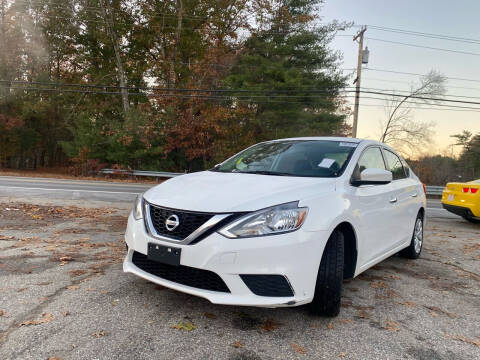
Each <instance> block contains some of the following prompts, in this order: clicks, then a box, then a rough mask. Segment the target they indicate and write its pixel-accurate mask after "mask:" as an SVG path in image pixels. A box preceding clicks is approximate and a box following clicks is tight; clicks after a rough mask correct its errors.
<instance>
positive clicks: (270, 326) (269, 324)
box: [259, 319, 282, 332]
mask: <svg viewBox="0 0 480 360" xmlns="http://www.w3.org/2000/svg"><path fill="white" fill-rule="evenodd" d="M281 325H282V324H281V323H279V322H277V321H275V320H270V319H267V321H265V323H263V324H262V325H260V326H259V327H260V329H263V330H265V331H267V332H270V331H273V330H275V329H277V328H279V327H280V326H281Z"/></svg>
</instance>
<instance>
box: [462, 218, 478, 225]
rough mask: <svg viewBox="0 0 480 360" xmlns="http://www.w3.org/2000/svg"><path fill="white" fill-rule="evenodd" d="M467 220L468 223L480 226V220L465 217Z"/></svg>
mask: <svg viewBox="0 0 480 360" xmlns="http://www.w3.org/2000/svg"><path fill="white" fill-rule="evenodd" d="M463 218H464V219H465V220H467V221H468V222H471V223H472V224H480V220H479V219H474V218H472V217H468V216H464V217H463Z"/></svg>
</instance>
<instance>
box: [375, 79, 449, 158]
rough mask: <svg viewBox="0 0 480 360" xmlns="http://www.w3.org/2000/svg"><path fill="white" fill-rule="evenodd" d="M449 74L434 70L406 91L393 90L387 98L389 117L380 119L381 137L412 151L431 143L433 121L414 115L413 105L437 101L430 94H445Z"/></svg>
mask: <svg viewBox="0 0 480 360" xmlns="http://www.w3.org/2000/svg"><path fill="white" fill-rule="evenodd" d="M445 82H446V78H445V77H444V76H443V75H442V74H440V73H438V72H436V71H434V70H432V71H430V72H429V73H428V74H426V75H425V76H422V77H421V78H420V81H419V83H418V84H413V85H412V86H411V89H410V91H409V92H408V93H407V94H394V95H392V96H390V97H389V98H387V99H386V100H385V113H386V120H385V121H383V122H381V124H380V127H381V136H380V139H379V140H380V141H381V142H384V143H387V144H391V145H392V146H395V148H396V149H398V150H399V151H401V152H404V153H406V154H410V155H411V154H412V153H415V152H417V151H419V150H420V149H422V148H423V147H424V146H425V145H427V144H429V143H431V140H432V135H433V127H434V125H433V124H432V123H431V122H428V121H422V120H418V119H415V118H414V111H413V109H412V107H413V106H419V105H420V106H421V105H425V104H432V103H436V102H438V101H437V100H430V99H428V98H438V99H439V98H441V97H442V96H443V95H445V92H446V88H445Z"/></svg>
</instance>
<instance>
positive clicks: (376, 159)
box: [353, 147, 386, 180]
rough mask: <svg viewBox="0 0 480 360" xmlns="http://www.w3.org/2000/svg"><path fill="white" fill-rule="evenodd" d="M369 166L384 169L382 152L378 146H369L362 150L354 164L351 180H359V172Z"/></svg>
mask: <svg viewBox="0 0 480 360" xmlns="http://www.w3.org/2000/svg"><path fill="white" fill-rule="evenodd" d="M371 168H373V169H382V170H386V167H385V162H384V161H383V156H382V152H381V150H380V148H378V147H371V148H368V149H367V150H365V151H364V152H363V154H362V156H361V157H360V160H358V163H357V166H355V170H354V173H353V180H360V173H361V172H362V171H363V170H365V169H371Z"/></svg>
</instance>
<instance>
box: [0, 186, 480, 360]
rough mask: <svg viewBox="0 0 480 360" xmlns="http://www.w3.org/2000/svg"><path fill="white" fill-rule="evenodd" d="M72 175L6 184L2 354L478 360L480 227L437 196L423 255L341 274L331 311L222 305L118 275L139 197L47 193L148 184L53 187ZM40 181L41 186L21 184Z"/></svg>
mask: <svg viewBox="0 0 480 360" xmlns="http://www.w3.org/2000/svg"><path fill="white" fill-rule="evenodd" d="M22 180H23V179H22ZM40 182H41V183H42V185H43V186H48V189H43V190H42V188H41V187H40V186H41V185H38V184H39V183H40ZM63 183H64V182H59V181H57V180H53V181H52V180H48V182H47V184H48V185H45V181H43V180H42V181H39V180H38V179H35V180H34V181H33V183H32V182H30V183H29V182H27V181H22V182H21V183H20V181H19V182H17V183H15V182H14V183H12V182H10V183H9V184H8V185H7V186H6V187H7V188H8V189H9V190H8V191H10V192H9V195H7V196H2V195H0V359H2V360H4V359H5V360H18V359H22V360H29V359H32V360H37V359H42V360H46V359H62V360H67V359H69V360H77V359H78V360H84V359H92V360H93V359H102V360H103V359H106V360H110V359H140V360H150V359H162V360H163V359H165V360H170V359H188V360H189V359H192V360H193V359H195V360H197V359H202V360H203V359H214V360H223V359H224V360H277V359H282V360H283V359H342V360H343V359H345V360H347V359H351V360H356V359H365V360H377V359H382V360H383V359H403V360H427V359H428V360H463V359H480V332H479V325H478V324H480V314H479V312H478V308H479V299H480V292H479V287H478V283H479V281H480V269H479V260H480V247H479V243H478V239H479V238H480V227H479V226H478V225H477V224H470V223H468V222H467V221H465V220H463V219H462V218H460V217H455V218H446V217H442V216H444V215H443V213H444V212H445V211H444V210H443V209H440V208H438V206H439V204H438V201H433V202H430V204H433V205H429V206H431V207H430V210H428V213H429V214H430V215H429V220H428V222H427V224H426V234H425V243H424V249H423V253H422V256H421V258H420V259H418V260H415V261H413V260H408V259H404V258H401V257H399V256H393V257H391V258H389V259H386V260H385V261H383V262H382V263H380V264H378V265H377V266H375V267H374V268H371V269H369V270H367V271H366V272H364V273H362V274H361V275H360V276H358V277H357V278H355V279H353V280H351V281H347V282H345V284H344V294H343V298H342V304H343V305H342V309H341V313H340V315H339V317H337V318H334V319H330V318H323V317H314V316H312V315H310V314H309V313H308V311H307V309H305V307H296V308H284V309H262V308H253V307H240V306H221V305H214V304H211V303H209V302H208V301H206V300H203V299H201V298H198V297H194V296H190V295H187V294H183V293H181V292H177V291H173V290H169V289H166V288H164V287H161V286H157V285H155V284H153V283H150V282H148V281H146V280H143V279H140V278H138V277H136V276H134V275H132V274H125V273H123V272H122V266H121V262H122V259H123V257H124V254H125V243H124V240H123V234H124V232H125V226H126V219H127V215H128V213H129V211H130V209H131V202H130V201H128V202H116V203H112V202H111V201H98V200H92V199H88V200H85V199H74V200H72V199H70V200H68V199H60V198H55V199H53V198H52V197H51V195H52V194H57V195H58V196H60V195H62V196H66V195H67V194H70V195H71V193H68V191H70V192H71V191H73V192H77V191H80V195H81V196H90V197H91V195H88V194H97V193H96V191H101V193H100V194H101V195H102V196H106V195H108V194H110V192H113V193H114V194H116V195H117V196H118V195H119V193H120V195H122V194H121V191H120V190H124V192H125V193H126V194H127V195H131V194H129V193H133V195H135V193H136V192H137V191H142V189H140V188H139V187H138V186H137V185H125V184H108V183H107V184H105V183H93V184H91V186H93V187H85V182H70V181H68V182H67V184H66V185H65V186H70V188H69V189H68V190H65V189H63V190H64V191H63V192H62V191H56V190H51V189H59V186H62V184H63ZM29 186H30V188H29ZM72 186H74V187H73V188H72ZM79 186H83V188H82V189H80V188H79ZM110 186H111V187H110ZM142 186H143V185H142ZM0 187H1V186H0ZM12 187H16V188H15V189H13V191H11V188H12ZM31 187H33V188H35V189H39V188H40V189H41V190H36V191H43V193H44V195H43V197H41V196H39V195H38V196H31V195H25V193H28V192H29V191H32V190H31ZM99 187H103V188H102V189H101V190H98V189H99ZM19 188H21V189H22V190H21V191H19V190H18V189H19ZM95 189H96V190H95ZM88 191H94V192H92V193H89V192H88ZM105 192H106V194H105ZM45 194H46V195H45ZM70 195H69V196H70ZM435 207H436V208H435ZM432 209H433V210H432ZM445 213H446V212H445Z"/></svg>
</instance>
